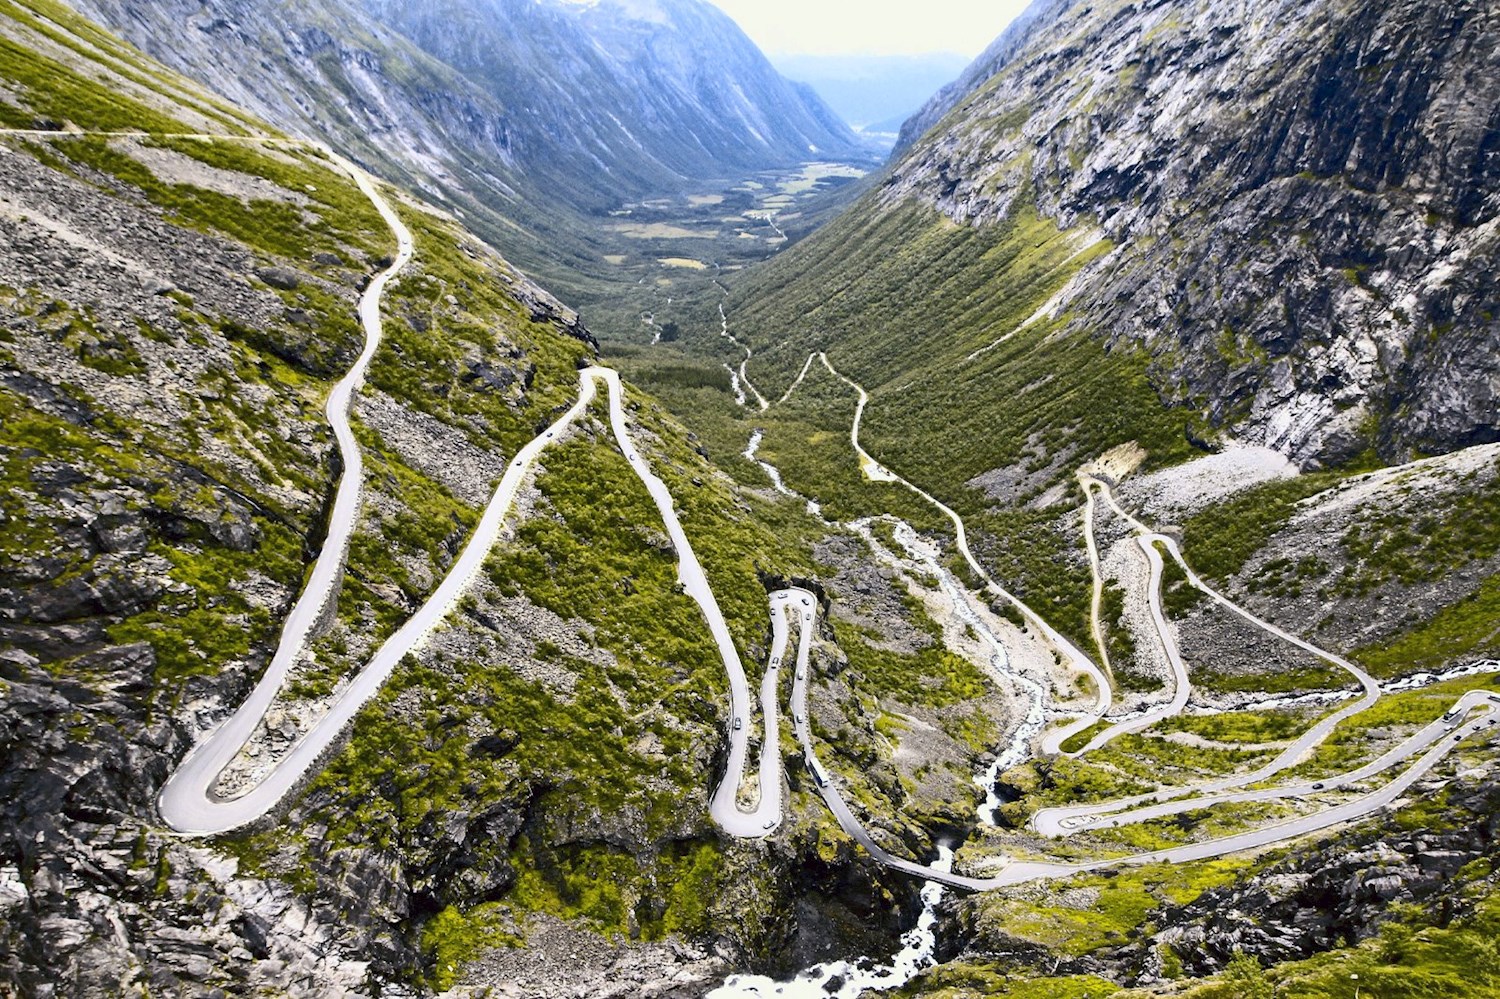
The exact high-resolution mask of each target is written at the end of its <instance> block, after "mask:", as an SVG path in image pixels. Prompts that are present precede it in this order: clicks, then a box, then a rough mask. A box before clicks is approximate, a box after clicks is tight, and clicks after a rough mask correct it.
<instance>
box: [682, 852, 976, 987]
mask: <svg viewBox="0 0 1500 999" xmlns="http://www.w3.org/2000/svg"><path fill="white" fill-rule="evenodd" d="M932 867H933V868H935V869H937V870H940V871H951V870H952V869H953V850H952V849H951V848H949V847H946V846H939V847H938V855H937V859H936V860H934V861H933V862H932ZM944 894H945V889H944V888H943V886H942V885H940V884H936V883H934V882H932V881H928V882H927V883H926V884H924V885H923V886H922V914H921V915H920V916H918V917H917V925H916V926H915V927H913V928H912V929H910V930H908V931H907V932H906V933H904V934H902V936H901V950H900V951H898V952H897V953H896V954H895V955H894V956H892V957H891V959H890V963H889V964H877V963H875V961H874V960H873V959H872V958H868V957H862V958H857V959H855V960H853V961H830V962H828V963H826V964H815V965H813V966H812V967H811V968H808V969H807V970H806V971H803V972H802V973H800V974H799V975H797V977H796V978H793V979H792V980H791V981H787V982H778V981H776V980H774V979H772V978H767V977H766V976H764V975H733V976H731V977H730V978H729V980H728V981H726V982H725V983H724V984H723V985H722V986H720V987H719V988H717V989H715V990H714V991H712V992H710V993H709V994H708V996H707V999H766V997H769V996H781V997H783V999H859V996H861V995H862V994H864V992H866V991H867V990H870V989H877V990H889V989H899V988H900V987H901V986H903V985H905V984H906V983H907V982H909V981H911V980H912V979H913V978H915V977H916V976H917V975H918V974H919V973H921V972H923V971H926V970H927V969H928V968H930V967H932V966H933V965H934V964H936V963H937V957H936V950H937V921H938V915H937V907H938V903H940V902H941V901H942V900H943V895H944Z"/></svg>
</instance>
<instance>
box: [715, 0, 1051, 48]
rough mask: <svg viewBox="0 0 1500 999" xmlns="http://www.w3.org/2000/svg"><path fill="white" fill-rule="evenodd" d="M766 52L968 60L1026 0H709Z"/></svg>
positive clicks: (1008, 22)
mask: <svg viewBox="0 0 1500 999" xmlns="http://www.w3.org/2000/svg"><path fill="white" fill-rule="evenodd" d="M710 2H711V3H713V4H714V6H716V7H718V8H719V9H720V10H722V11H724V13H726V14H728V15H729V16H730V17H732V18H734V20H735V21H736V23H738V24H739V26H740V28H741V29H742V30H744V32H745V34H747V35H749V36H750V38H751V39H752V40H753V41H754V42H755V44H756V45H758V46H760V48H761V49H762V50H763V51H764V52H765V53H766V54H767V55H768V56H770V57H771V58H773V59H774V58H778V57H786V56H805V55H813V56H816V55H826V56H846V55H858V56H924V55H939V54H944V53H952V54H956V55H960V56H963V57H964V58H966V59H973V58H974V57H975V56H977V55H979V54H980V53H981V52H983V51H984V50H985V49H986V48H988V47H989V45H990V43H991V42H993V41H994V40H995V39H996V38H998V37H999V36H1000V33H1001V32H1003V31H1004V30H1005V28H1006V26H1007V25H1009V24H1010V22H1011V21H1013V20H1015V18H1016V16H1017V15H1018V14H1020V13H1021V12H1022V11H1023V10H1025V9H1026V8H1027V6H1029V4H1030V0H998V2H996V0H988V2H986V0H925V2H923V3H922V5H921V8H920V10H921V13H920V14H917V13H916V12H915V10H916V9H915V8H914V5H913V4H911V3H907V2H900V0H871V2H867V3H860V4H857V5H856V4H851V3H849V2H848V0H710Z"/></svg>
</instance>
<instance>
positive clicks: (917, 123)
mask: <svg viewBox="0 0 1500 999" xmlns="http://www.w3.org/2000/svg"><path fill="white" fill-rule="evenodd" d="M1075 3H1077V0H1033V3H1032V4H1031V5H1030V6H1029V7H1027V8H1026V9H1025V10H1024V11H1022V12H1021V13H1020V14H1019V15H1018V16H1017V17H1016V19H1015V20H1014V21H1012V22H1011V23H1010V25H1009V26H1007V27H1006V29H1005V31H1003V32H1002V33H1001V34H1000V37H999V38H996V39H995V40H994V41H993V42H991V43H990V46H989V48H987V49H985V50H984V51H983V52H981V53H980V54H979V56H978V57H977V58H975V59H974V61H973V62H971V63H969V64H968V65H967V66H966V67H964V70H963V72H961V73H960V74H959V75H958V77H957V79H952V80H951V81H949V82H945V83H944V85H943V86H942V87H940V88H939V89H938V91H937V92H936V93H935V94H933V95H932V96H931V97H929V98H928V99H927V101H926V103H924V104H923V105H922V107H921V108H920V109H918V110H917V112H916V113H915V114H913V115H912V116H911V117H910V118H908V119H906V121H905V122H903V123H902V125H901V134H900V136H899V137H898V138H897V140H896V150H897V151H898V152H900V151H902V150H905V149H906V148H908V147H909V146H911V145H912V143H914V142H916V141H917V140H918V139H920V138H921V137H922V136H923V135H925V134H927V132H928V131H929V130H930V129H931V128H932V127H933V126H934V125H936V124H937V123H938V122H940V121H942V120H943V118H944V117H945V116H946V115H947V114H948V112H949V111H952V110H953V108H954V107H955V106H956V105H957V104H958V103H959V102H960V101H962V100H963V99H964V98H966V97H968V96H969V95H970V94H972V93H973V92H974V91H975V90H976V89H978V88H979V86H980V85H981V84H983V83H984V82H985V81H986V80H988V79H989V78H990V77H992V76H994V75H995V74H996V73H998V72H1000V71H1001V70H1002V69H1004V68H1005V66H1006V64H1007V63H1009V62H1010V60H1011V59H1013V58H1015V56H1016V55H1017V54H1019V53H1020V51H1021V50H1022V49H1024V48H1025V47H1026V46H1027V45H1028V44H1029V43H1030V42H1031V40H1032V38H1033V37H1034V36H1035V35H1036V34H1037V33H1038V32H1041V31H1045V30H1047V29H1048V28H1050V27H1051V25H1052V24H1053V22H1055V21H1056V20H1057V19H1058V18H1060V17H1062V16H1063V15H1064V14H1065V13H1067V12H1068V10H1070V9H1071V8H1072V7H1073V5H1074V4H1075Z"/></svg>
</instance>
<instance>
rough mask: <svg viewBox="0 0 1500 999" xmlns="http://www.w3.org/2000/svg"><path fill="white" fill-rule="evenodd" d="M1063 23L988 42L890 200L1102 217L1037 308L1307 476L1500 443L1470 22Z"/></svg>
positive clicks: (1322, 5)
mask: <svg viewBox="0 0 1500 999" xmlns="http://www.w3.org/2000/svg"><path fill="white" fill-rule="evenodd" d="M1064 8H1065V5H1056V6H1055V7H1054V8H1051V9H1048V10H1047V11H1045V15H1046V20H1045V21H1042V20H1038V21H1033V22H1031V23H1030V24H1029V25H1027V26H1025V27H1024V29H1023V30H1022V31H1021V32H1020V33H1019V35H1018V36H1017V37H1015V38H1013V39H1012V42H1013V43H1014V44H1012V42H1007V43H1006V44H1005V46H1003V47H1004V48H1005V49H1006V52H1004V53H1002V58H1000V59H999V60H998V63H996V64H997V65H998V66H999V71H998V73H997V74H996V75H994V76H992V77H991V78H989V79H988V80H987V81H986V82H984V83H983V85H981V86H979V87H978V88H977V89H976V90H974V91H973V92H972V93H970V94H969V95H968V96H967V97H966V98H964V99H963V100H962V101H961V102H959V103H958V105H957V106H956V107H955V109H954V110H953V111H952V113H951V114H950V115H949V117H948V118H947V119H946V121H945V123H944V125H943V127H942V128H940V129H937V130H935V131H933V132H931V133H929V134H928V135H927V136H926V137H925V138H924V139H922V140H921V141H920V142H919V143H918V144H916V145H915V146H914V147H913V148H912V149H911V150H910V151H909V152H908V154H907V155H906V156H905V158H904V159H903V160H901V162H899V164H898V165H897V166H896V167H895V168H894V170H893V173H892V175H891V177H890V179H889V181H888V183H887V185H886V188H885V193H884V198H885V201H886V203H888V204H895V203H900V202H907V201H911V200H915V201H918V202H920V203H923V204H926V205H931V206H935V207H936V208H938V209H939V210H941V211H942V212H943V213H945V214H946V215H948V216H949V217H951V218H952V219H954V220H957V221H960V222H963V223H965V224H969V225H978V226H984V225H991V224H995V223H997V222H998V221H999V220H1001V219H1002V218H1004V217H1006V215H1007V213H1009V212H1010V211H1011V210H1012V209H1013V208H1014V207H1015V206H1016V205H1018V204H1020V203H1022V202H1033V201H1034V202H1035V205H1036V207H1037V210H1038V211H1040V212H1041V214H1042V215H1043V216H1045V217H1048V218H1050V219H1053V220H1055V221H1056V222H1057V223H1058V225H1059V226H1061V227H1063V228H1065V229H1068V228H1073V227H1085V226H1087V227H1093V226H1097V227H1098V228H1099V229H1101V230H1102V231H1103V233H1104V234H1105V235H1106V236H1107V237H1108V238H1109V239H1110V240H1111V241H1113V243H1114V244H1115V246H1116V249H1115V251H1114V252H1113V253H1112V254H1111V255H1110V256H1109V257H1107V258H1106V259H1104V260H1101V261H1099V262H1097V263H1095V264H1094V265H1093V266H1091V267H1090V268H1089V269H1088V270H1087V272H1086V273H1085V274H1084V275H1082V276H1081V277H1079V278H1078V279H1077V280H1075V281H1074V282H1072V283H1071V284H1070V285H1069V287H1068V289H1067V290H1066V292H1065V293H1064V294H1063V295H1062V296H1060V298H1059V299H1057V300H1056V301H1054V302H1053V303H1052V309H1053V310H1054V311H1058V312H1065V313H1067V314H1068V315H1070V316H1072V317H1074V318H1075V319H1076V320H1077V322H1078V323H1079V324H1080V325H1084V326H1087V327H1088V328H1090V329H1092V330H1093V331H1094V332H1095V333H1096V335H1098V336H1102V337H1107V338H1109V339H1110V340H1111V341H1120V340H1124V341H1135V342H1141V343H1144V344H1146V345H1147V346H1148V349H1149V350H1150V351H1151V352H1152V354H1153V355H1154V357H1155V365H1154V371H1155V377H1156V381H1157V384H1158V388H1159V390H1160V391H1161V393H1162V394H1163V395H1164V396H1165V397H1167V398H1168V399H1170V400H1172V401H1174V402H1177V403H1181V404H1183V405H1187V406H1191V407H1195V408H1201V409H1202V410H1203V411H1205V412H1206V413H1207V414H1208V415H1209V416H1210V418H1211V419H1212V420H1213V422H1214V423H1216V424H1217V425H1219V426H1222V427H1225V428H1227V429H1229V430H1230V431H1232V432H1233V433H1235V434H1236V435H1238V436H1241V437H1244V438H1247V439H1250V440H1253V441H1256V442H1263V443H1267V444H1270V445H1271V446H1273V447H1276V448H1278V449H1280V450H1283V451H1284V452H1286V453H1288V454H1290V455H1292V456H1294V457H1295V458H1297V459H1299V460H1302V461H1303V462H1307V463H1314V462H1319V461H1324V462H1326V461H1338V460H1342V459H1347V458H1349V457H1350V456H1352V455H1353V454H1355V453H1358V452H1360V451H1361V450H1363V449H1365V448H1368V447H1370V446H1375V447H1378V448H1379V449H1380V451H1381V453H1382V454H1384V455H1386V456H1387V457H1398V456H1406V455H1410V454H1412V453H1414V452H1431V451H1441V450H1447V449H1452V448H1457V447H1462V446H1465V445H1469V444H1475V443H1480V442H1487V441H1492V440H1495V439H1496V437H1497V435H1500V361H1497V358H1500V321H1497V318H1496V317H1497V312H1500V308H1497V305H1500V291H1497V286H1496V282H1495V280H1494V277H1493V273H1492V271H1491V269H1490V268H1489V267H1488V265H1487V264H1486V261H1487V260H1489V259H1490V258H1492V257H1493V254H1494V252H1495V250H1496V240H1497V238H1500V235H1497V225H1500V222H1497V217H1500V83H1497V81H1500V62H1497V59H1500V55H1497V53H1500V43H1497V39H1500V15H1497V13H1496V12H1495V10H1494V9H1493V8H1492V7H1491V6H1490V5H1487V4H1483V3H1473V2H1460V3H1453V4H1443V5H1432V4H1426V3H1418V2H1410V3H1397V4H1376V3H1368V2H1358V0H1281V2H1278V3H1275V4H1273V5H1271V6H1270V7H1267V6H1265V5H1262V4H1250V3H1238V2H1215V3H1210V4H1195V3H1186V2H1179V0H1140V2H1133V3H1122V2H1111V3H1104V4H1095V5H1090V6H1087V7H1080V8H1076V9H1064ZM916 127H920V126H919V125H918V126H914V128H916Z"/></svg>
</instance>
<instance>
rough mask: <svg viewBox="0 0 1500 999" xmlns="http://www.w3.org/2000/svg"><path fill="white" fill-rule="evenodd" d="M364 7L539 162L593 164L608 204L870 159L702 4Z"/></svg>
mask: <svg viewBox="0 0 1500 999" xmlns="http://www.w3.org/2000/svg"><path fill="white" fill-rule="evenodd" d="M360 2H361V4H362V6H363V8H364V9H365V10H367V11H368V12H369V14H370V15H371V16H372V17H373V18H375V19H376V20H378V21H379V22H380V23H382V24H383V25H385V26H387V27H389V28H391V29H392V30H395V31H398V32H400V33H401V34H402V35H403V36H404V37H406V38H408V39H410V40H411V41H412V42H414V43H415V44H417V45H418V46H419V47H421V48H422V49H423V50H424V51H425V52H427V53H428V54H429V55H431V56H433V57H434V58H436V59H439V60H441V61H442V62H443V63H444V64H446V65H448V66H451V67H453V68H454V69H456V70H457V71H458V72H459V73H461V74H462V75H463V76H464V77H465V78H466V79H468V80H470V81H471V82H473V83H475V84H477V85H479V86H480V87H481V88H482V89H484V90H485V91H486V92H487V93H488V94H490V95H491V96H493V97H495V98H496V99H497V100H499V101H500V102H501V103H502V104H504V106H505V107H506V110H507V114H508V116H509V118H510V120H511V121H513V122H514V123H515V129H516V131H517V132H518V133H519V135H520V137H521V140H522V149H521V153H520V155H521V159H522V161H523V162H524V163H525V164H527V165H528V166H529V167H531V168H532V169H536V170H540V169H551V170H558V169H561V170H564V171H566V170H567V169H568V166H567V164H566V162H565V158H566V157H568V156H578V155H582V156H585V157H587V159H588V161H589V162H590V163H591V164H593V165H594V166H597V167H598V168H599V170H600V173H599V174H598V176H597V179H598V181H599V202H600V203H604V202H608V203H609V204H615V203H617V202H618V200H619V197H620V194H621V192H622V190H623V191H624V192H626V193H629V192H631V191H635V192H648V191H653V190H655V191H659V190H660V189H661V188H662V187H663V185H666V184H670V183H671V182H673V181H674V180H678V179H680V178H684V177H688V178H701V177H717V176H722V175H723V174H724V173H725V172H726V171H740V170H757V169H764V168H766V167H770V166H785V165H788V164H792V163H796V162H798V161H800V160H803V159H806V158H808V157H816V156H844V155H852V154H855V153H856V152H857V146H858V143H857V140H856V138H855V137H854V135H853V134H852V133H851V132H850V131H849V128H848V127H847V126H846V125H845V124H844V123H843V122H842V121H841V120H840V119H839V117H838V116H837V115H836V114H835V113H834V112H833V111H832V110H831V109H830V108H829V107H828V106H827V105H826V104H824V103H823V101H822V100H821V99H820V98H819V97H818V96H817V95H816V94H814V93H812V92H811V91H809V90H806V89H804V88H800V87H798V86H797V85H796V84H793V83H791V82H790V81H788V80H786V79H785V78H783V77H782V76H781V75H780V74H779V73H777V72H776V70H775V68H774V67H773V66H772V65H771V63H770V62H769V61H768V60H767V59H766V57H765V56H764V55H763V54H762V53H761V52H760V50H759V49H758V48H756V47H755V45H754V43H752V42H751V41H750V39H748V38H747V37H745V34H744V32H742V31H741V30H740V29H739V27H738V26H737V25H736V24H735V23H734V22H733V21H732V20H730V18H729V17H728V16H726V15H725V14H724V13H722V12H721V11H720V10H719V9H718V8H716V7H714V6H713V5H712V4H708V3H705V2H703V0H592V2H586V3H581V2H573V0H422V2H416V3H410V2H404V0H360Z"/></svg>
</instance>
